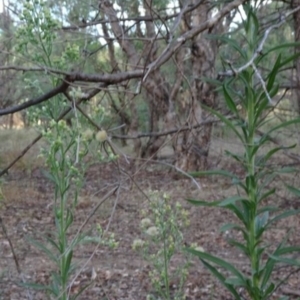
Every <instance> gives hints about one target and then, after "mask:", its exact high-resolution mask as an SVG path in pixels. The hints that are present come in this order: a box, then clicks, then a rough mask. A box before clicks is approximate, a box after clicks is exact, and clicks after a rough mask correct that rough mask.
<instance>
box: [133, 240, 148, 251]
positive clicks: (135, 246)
mask: <svg viewBox="0 0 300 300" xmlns="http://www.w3.org/2000/svg"><path fill="white" fill-rule="evenodd" d="M144 244H145V242H144V241H143V240H141V239H135V240H134V241H133V243H132V249H133V250H137V249H139V248H142V247H143V246H144Z"/></svg>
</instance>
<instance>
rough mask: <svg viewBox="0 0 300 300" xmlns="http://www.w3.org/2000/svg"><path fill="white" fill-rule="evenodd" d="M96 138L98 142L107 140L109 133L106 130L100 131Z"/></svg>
mask: <svg viewBox="0 0 300 300" xmlns="http://www.w3.org/2000/svg"><path fill="white" fill-rule="evenodd" d="M96 140H97V141H98V142H104V141H106V140H107V133H106V131H105V130H100V131H98V132H97V134H96Z"/></svg>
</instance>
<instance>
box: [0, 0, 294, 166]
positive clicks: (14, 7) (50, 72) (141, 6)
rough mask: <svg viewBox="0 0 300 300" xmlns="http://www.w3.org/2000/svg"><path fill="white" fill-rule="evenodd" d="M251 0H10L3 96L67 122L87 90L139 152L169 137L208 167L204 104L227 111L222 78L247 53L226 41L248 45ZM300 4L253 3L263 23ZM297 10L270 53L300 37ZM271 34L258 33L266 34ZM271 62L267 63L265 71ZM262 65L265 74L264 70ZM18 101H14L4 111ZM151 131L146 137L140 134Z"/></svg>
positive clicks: (92, 105)
mask: <svg viewBox="0 0 300 300" xmlns="http://www.w3.org/2000/svg"><path fill="white" fill-rule="evenodd" d="M243 3H246V1H245V0H235V1H232V2H229V3H228V2H224V1H223V2H222V1H221V2H218V1H211V0H210V1H209V0H207V1H203V0H193V1H178V0H165V1H154V0H153V1H152V0H135V1H107V0H103V1H92V0H91V1H89V2H88V3H83V2H81V1H64V2H60V3H57V2H56V1H47V2H46V1H42V0H36V1H30V0H28V1H25V2H24V3H22V4H19V3H15V2H12V3H6V5H5V4H4V7H5V10H4V12H3V13H2V25H1V28H2V33H1V38H2V40H5V41H6V43H3V47H5V49H6V50H5V51H4V52H5V54H4V52H2V53H3V57H2V58H1V59H2V67H1V68H0V70H1V76H2V80H1V81H2V85H1V86H2V87H4V86H5V89H6V90H5V91H4V93H2V94H5V99H9V101H8V100H7V101H4V102H2V108H3V109H2V110H1V111H0V115H6V114H9V113H11V112H16V111H20V110H22V109H24V108H29V110H28V111H29V112H30V113H29V114H28V116H27V123H28V120H29V119H28V118H29V117H30V118H31V119H30V120H31V121H33V122H41V121H43V122H44V123H45V124H48V122H49V121H50V120H49V115H50V116H51V118H54V119H58V118H59V116H60V115H61V114H62V113H63V112H64V111H65V110H66V109H68V110H72V107H73V108H74V105H75V104H74V103H71V102H70V99H71V98H72V97H71V98H70V91H72V90H76V91H80V95H79V94H78V93H77V96H78V95H79V96H80V97H79V98H81V101H83V102H84V104H81V105H84V107H83V109H84V110H85V111H86V112H87V113H89V114H90V115H91V116H92V117H93V118H94V120H95V121H96V122H99V120H97V109H99V107H100V106H103V107H106V108H107V110H108V111H109V113H110V118H109V119H106V120H101V124H98V125H99V126H104V127H105V128H106V129H109V128H110V127H112V126H117V125H122V126H120V129H119V130H120V132H119V133H120V134H117V132H115V134H114V137H115V138H121V140H122V141H123V143H124V144H125V142H124V141H125V140H126V136H129V137H131V138H134V151H135V153H136V154H137V155H139V156H142V157H152V158H153V157H155V156H156V155H157V153H158V150H159V149H161V148H162V147H163V146H164V145H166V144H168V143H169V144H171V145H172V148H173V150H174V154H175V155H174V164H175V166H176V167H177V168H179V169H181V170H184V171H191V170H199V169H206V168H207V167H208V162H207V158H208V155H209V149H210V145H211V136H212V132H213V130H214V118H213V117H212V116H211V115H210V114H209V113H208V111H207V110H206V109H205V107H211V108H214V109H218V110H221V111H222V113H224V114H226V111H224V110H222V107H223V104H222V99H218V97H217V96H216V95H217V94H216V87H215V85H214V83H215V79H216V78H219V79H220V78H222V76H223V75H222V72H223V73H224V72H225V74H226V72H229V73H230V72H231V70H234V68H238V67H239V57H234V56H233V55H232V53H231V52H228V46H227V44H226V43H227V42H228V37H231V36H235V37H236V38H237V40H239V41H240V44H241V45H243V43H244V41H245V38H246V37H245V36H244V32H243V30H242V29H241V28H242V27H241V26H240V25H241V22H243V17H244V12H243V7H242V4H243ZM8 4H9V5H8ZM298 6H299V4H298V3H296V1H293V2H291V3H287V4H285V3H283V2H272V3H269V2H266V1H260V2H256V1H255V2H254V3H253V7H255V9H256V11H257V14H258V16H263V20H264V21H263V23H264V25H263V28H264V30H268V28H270V27H271V26H272V25H274V24H276V23H278V22H279V21H280V18H281V17H282V16H284V14H285V12H286V10H287V9H288V8H290V7H292V8H297V7H298ZM11 14H12V15H13V16H11ZM298 14H299V10H295V13H294V24H291V23H288V22H287V23H286V24H284V25H283V26H282V27H280V29H279V28H278V29H277V31H276V32H274V31H273V32H271V34H270V35H269V36H268V39H267V41H266V42H265V44H264V47H265V48H264V49H263V51H264V50H265V49H268V48H269V47H273V46H274V45H276V44H280V42H282V40H281V38H284V39H285V41H290V42H292V41H293V34H292V33H293V32H294V36H295V39H296V40H297V39H298V37H297V36H298V35H297V32H298V31H299V30H298V28H299V26H298V23H299V22H298V21H297V20H298V17H297V16H298ZM289 20H290V19H289ZM297 22H298V23H297ZM284 31H286V32H289V35H287V34H284ZM264 33H265V32H258V34H259V35H260V36H261V38H263V36H264ZM278 33H279V34H278ZM279 35H280V39H279ZM297 47H298V46H297V45H295V51H296V52H297V51H298V48H297ZM245 51H247V49H245ZM234 55H235V56H236V54H234ZM283 55H284V54H283ZM295 57H297V54H296V55H295ZM274 60H275V56H274ZM272 63H274V62H272V61H269V60H268V61H267V60H266V61H265V67H266V69H270V68H271V66H272ZM292 69H293V65H292V61H291V68H287V69H286V71H285V73H284V74H283V73H282V78H283V83H282V88H284V89H287V88H289V89H290V88H293V85H291V84H290V82H291V78H292ZM296 70H298V62H297V64H296ZM258 71H259V74H261V77H262V80H264V78H263V76H264V70H258ZM298 73H299V72H298V71H297V74H298ZM41 75H42V76H41ZM232 75H234V72H231V76H232ZM12 76H13V77H12ZM7 78H13V80H11V79H10V83H11V84H13V85H14V86H17V88H16V89H11V88H9V86H10V85H9V84H8V85H7V84H4V83H5V82H6V80H7ZM258 81H259V80H258ZM258 84H260V83H259V82H258ZM49 90H50V92H49ZM48 92H49V93H48ZM68 95H69V96H68ZM90 95H93V97H91V96H90ZM68 99H69V100H68ZM278 100H279V99H278ZM71 101H72V100H71ZM5 103H7V104H5ZM22 103H23V104H22ZM12 104H13V105H14V106H15V107H12V108H11V109H5V107H7V106H10V107H11V106H12ZM277 105H280V103H279V102H278V103H277ZM45 111H47V114H44V113H43V112H45ZM49 112H50V114H49ZM241 113H242V112H241ZM47 118H48V119H47ZM143 131H146V132H147V134H146V135H141V137H144V138H143V139H142V138H138V137H139V133H141V132H143Z"/></svg>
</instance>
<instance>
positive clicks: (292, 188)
mask: <svg viewBox="0 0 300 300" xmlns="http://www.w3.org/2000/svg"><path fill="white" fill-rule="evenodd" d="M286 188H287V189H288V190H289V191H290V192H291V193H293V194H294V195H296V196H297V197H300V190H299V189H297V188H295V187H294V186H292V185H286Z"/></svg>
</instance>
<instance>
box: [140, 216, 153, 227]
mask: <svg viewBox="0 0 300 300" xmlns="http://www.w3.org/2000/svg"><path fill="white" fill-rule="evenodd" d="M151 224H152V222H151V220H150V219H149V218H144V219H142V220H141V226H142V228H148V227H149V226H150V225H151Z"/></svg>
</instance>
